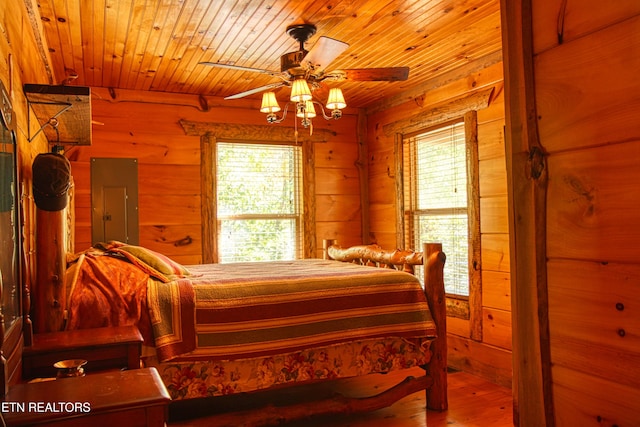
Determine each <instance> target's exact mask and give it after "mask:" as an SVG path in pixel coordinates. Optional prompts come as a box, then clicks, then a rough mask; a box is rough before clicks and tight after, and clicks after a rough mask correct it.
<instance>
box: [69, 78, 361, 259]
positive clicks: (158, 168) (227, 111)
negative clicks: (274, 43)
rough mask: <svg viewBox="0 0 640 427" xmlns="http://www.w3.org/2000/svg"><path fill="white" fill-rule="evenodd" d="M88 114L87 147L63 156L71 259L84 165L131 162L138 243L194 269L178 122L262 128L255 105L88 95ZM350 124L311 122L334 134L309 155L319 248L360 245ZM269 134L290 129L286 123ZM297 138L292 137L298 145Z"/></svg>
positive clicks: (192, 158) (195, 223)
mask: <svg viewBox="0 0 640 427" xmlns="http://www.w3.org/2000/svg"><path fill="white" fill-rule="evenodd" d="M92 108H93V120H94V122H95V124H94V126H93V143H92V145H91V146H89V147H73V148H71V149H69V150H68V151H67V156H68V157H69V159H70V160H71V164H72V169H73V175H74V178H75V183H76V184H75V185H76V187H75V206H76V210H75V212H76V235H75V236H76V237H75V249H76V251H80V250H83V249H86V248H88V247H89V246H90V245H91V192H90V190H91V187H90V160H91V158H92V157H128V158H136V159H138V185H139V188H138V191H139V224H140V242H139V243H140V244H141V245H143V246H146V247H149V248H151V249H154V250H157V251H159V252H162V253H164V254H166V255H168V256H171V257H173V258H174V259H175V260H176V261H178V262H182V263H184V264H197V263H200V262H202V240H201V234H202V233H201V225H202V224H201V191H200V138H199V137H198V136H187V135H186V134H185V130H184V129H183V127H182V126H181V125H180V121H181V120H188V121H193V122H208V123H222V124H224V123H234V124H251V125H265V126H267V125H268V124H267V122H266V119H265V115H264V114H262V113H260V112H259V111H258V110H259V101H256V100H238V101H225V100H222V99H216V98H207V99H203V98H198V97H195V96H188V95H180V94H158V93H149V92H142V91H139V92H138V91H109V90H106V89H103V88H93V89H92ZM357 122H358V114H357V112H355V113H351V114H349V112H348V111H347V113H346V114H345V115H344V116H343V117H342V119H340V120H338V121H331V122H325V121H324V119H316V120H314V126H315V131H316V133H317V132H319V131H320V129H328V130H330V131H331V132H333V133H334V134H335V136H333V137H332V138H331V139H330V140H329V141H328V142H323V143H314V150H313V151H314V164H315V195H316V213H315V217H316V230H315V231H316V236H317V238H318V241H320V242H321V239H323V238H333V239H338V241H340V242H342V243H343V244H345V245H351V244H358V243H360V242H361V224H362V220H361V214H362V209H361V202H360V178H359V171H358V168H357V166H356V163H357V161H358V155H359V150H358V143H357V135H356V129H357ZM270 126H274V127H278V126H293V118H292V117H288V118H287V120H285V122H283V123H282V124H273V125H270ZM305 132H306V133H307V134H308V130H305V129H303V128H300V129H299V134H300V138H301V139H302V138H304V135H305ZM114 173H117V171H114ZM320 246H321V245H320ZM319 249H320V250H321V249H322V248H321V247H320V248H319ZM318 256H320V252H318Z"/></svg>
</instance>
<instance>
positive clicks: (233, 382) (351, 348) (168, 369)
mask: <svg viewBox="0 0 640 427" xmlns="http://www.w3.org/2000/svg"><path fill="white" fill-rule="evenodd" d="M429 343H430V341H422V342H420V341H418V340H416V341H410V340H407V339H402V338H389V339H371V340H365V341H358V342H349V343H344V344H336V345H331V346H327V347H323V348H317V349H310V350H304V351H298V352H293V353H289V354H283V355H276V356H269V357H263V358H252V359H241V360H232V361H212V362H207V361H195V362H194V361H189V362H182V363H181V362H176V363H174V362H167V363H159V362H158V359H157V358H156V357H155V356H150V357H147V358H145V364H146V366H155V367H156V368H157V369H158V372H159V373H160V375H161V377H162V380H163V382H164V383H165V385H166V386H167V389H168V391H169V394H170V395H171V398H172V399H174V400H180V399H192V398H198V397H210V396H222V395H228V394H234V393H243V392H249V391H256V390H263V389H267V388H269V387H273V386H276V385H283V384H291V383H301V382H308V381H314V380H322V379H337V378H348V377H354V376H360V375H365V374H370V373H384V372H390V371H394V370H399V369H408V368H413V367H416V366H424V365H426V364H427V363H428V362H429V359H430V358H431V353H430V351H429Z"/></svg>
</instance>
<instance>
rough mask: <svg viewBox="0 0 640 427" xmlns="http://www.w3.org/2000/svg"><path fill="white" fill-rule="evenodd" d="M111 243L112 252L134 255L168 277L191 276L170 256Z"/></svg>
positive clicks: (146, 249)
mask: <svg viewBox="0 0 640 427" xmlns="http://www.w3.org/2000/svg"><path fill="white" fill-rule="evenodd" d="M109 243H110V246H111V248H110V249H111V250H113V249H117V250H118V252H120V253H123V252H124V254H123V255H126V254H130V255H133V256H134V257H135V258H137V260H138V261H140V262H143V263H145V264H146V265H148V266H149V267H151V268H152V269H154V270H156V271H158V272H159V273H161V274H163V275H165V276H167V277H175V276H178V277H185V276H190V275H191V272H190V271H189V270H187V269H186V268H185V267H184V266H183V265H182V264H179V263H177V262H175V261H174V260H172V259H171V258H169V257H168V256H166V255H163V254H161V253H159V252H156V251H153V250H151V249H148V248H144V247H142V246H134V245H127V244H124V243H120V242H109ZM127 258H129V259H131V257H130V256H127Z"/></svg>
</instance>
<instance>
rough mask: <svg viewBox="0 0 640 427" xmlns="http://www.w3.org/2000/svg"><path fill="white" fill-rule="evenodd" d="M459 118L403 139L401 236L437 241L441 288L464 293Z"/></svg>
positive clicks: (465, 271)
mask: <svg viewBox="0 0 640 427" xmlns="http://www.w3.org/2000/svg"><path fill="white" fill-rule="evenodd" d="M464 128H465V127H464V122H459V123H454V124H451V125H447V126H444V127H441V128H438V129H435V130H431V131H429V132H425V133H421V134H419V135H415V136H412V137H406V138H404V140H403V156H404V159H403V167H404V173H403V175H404V187H405V188H404V207H405V212H404V218H405V233H406V236H405V239H407V242H406V243H407V244H409V245H411V246H410V247H414V248H419V247H420V246H421V244H422V242H433V241H435V242H442V246H443V250H444V252H445V253H446V254H447V265H446V268H445V277H444V282H445V291H446V293H447V294H449V295H452V296H462V297H468V296H469V256H468V251H469V231H468V222H469V219H468V206H467V203H468V202H467V200H468V199H467V166H466V164H467V161H466V142H465V131H464Z"/></svg>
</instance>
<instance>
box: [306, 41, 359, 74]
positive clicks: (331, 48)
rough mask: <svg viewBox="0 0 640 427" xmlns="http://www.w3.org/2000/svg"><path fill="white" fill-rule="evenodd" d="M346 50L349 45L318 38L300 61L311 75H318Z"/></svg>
mask: <svg viewBox="0 0 640 427" xmlns="http://www.w3.org/2000/svg"><path fill="white" fill-rule="evenodd" d="M348 48H349V43H345V42H341V41H340V40H336V39H332V38H330V37H324V36H322V37H319V38H318V41H317V42H316V44H315V45H313V47H312V48H311V50H310V51H309V53H307V55H306V56H305V57H304V59H303V60H302V64H303V65H304V66H305V67H307V68H309V69H310V70H311V74H315V75H318V74H320V73H322V71H323V70H324V69H325V68H327V66H329V64H330V63H331V62H333V60H334V59H336V58H337V57H338V56H340V54H341V53H342V52H344V51H345V50H347V49H348Z"/></svg>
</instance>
